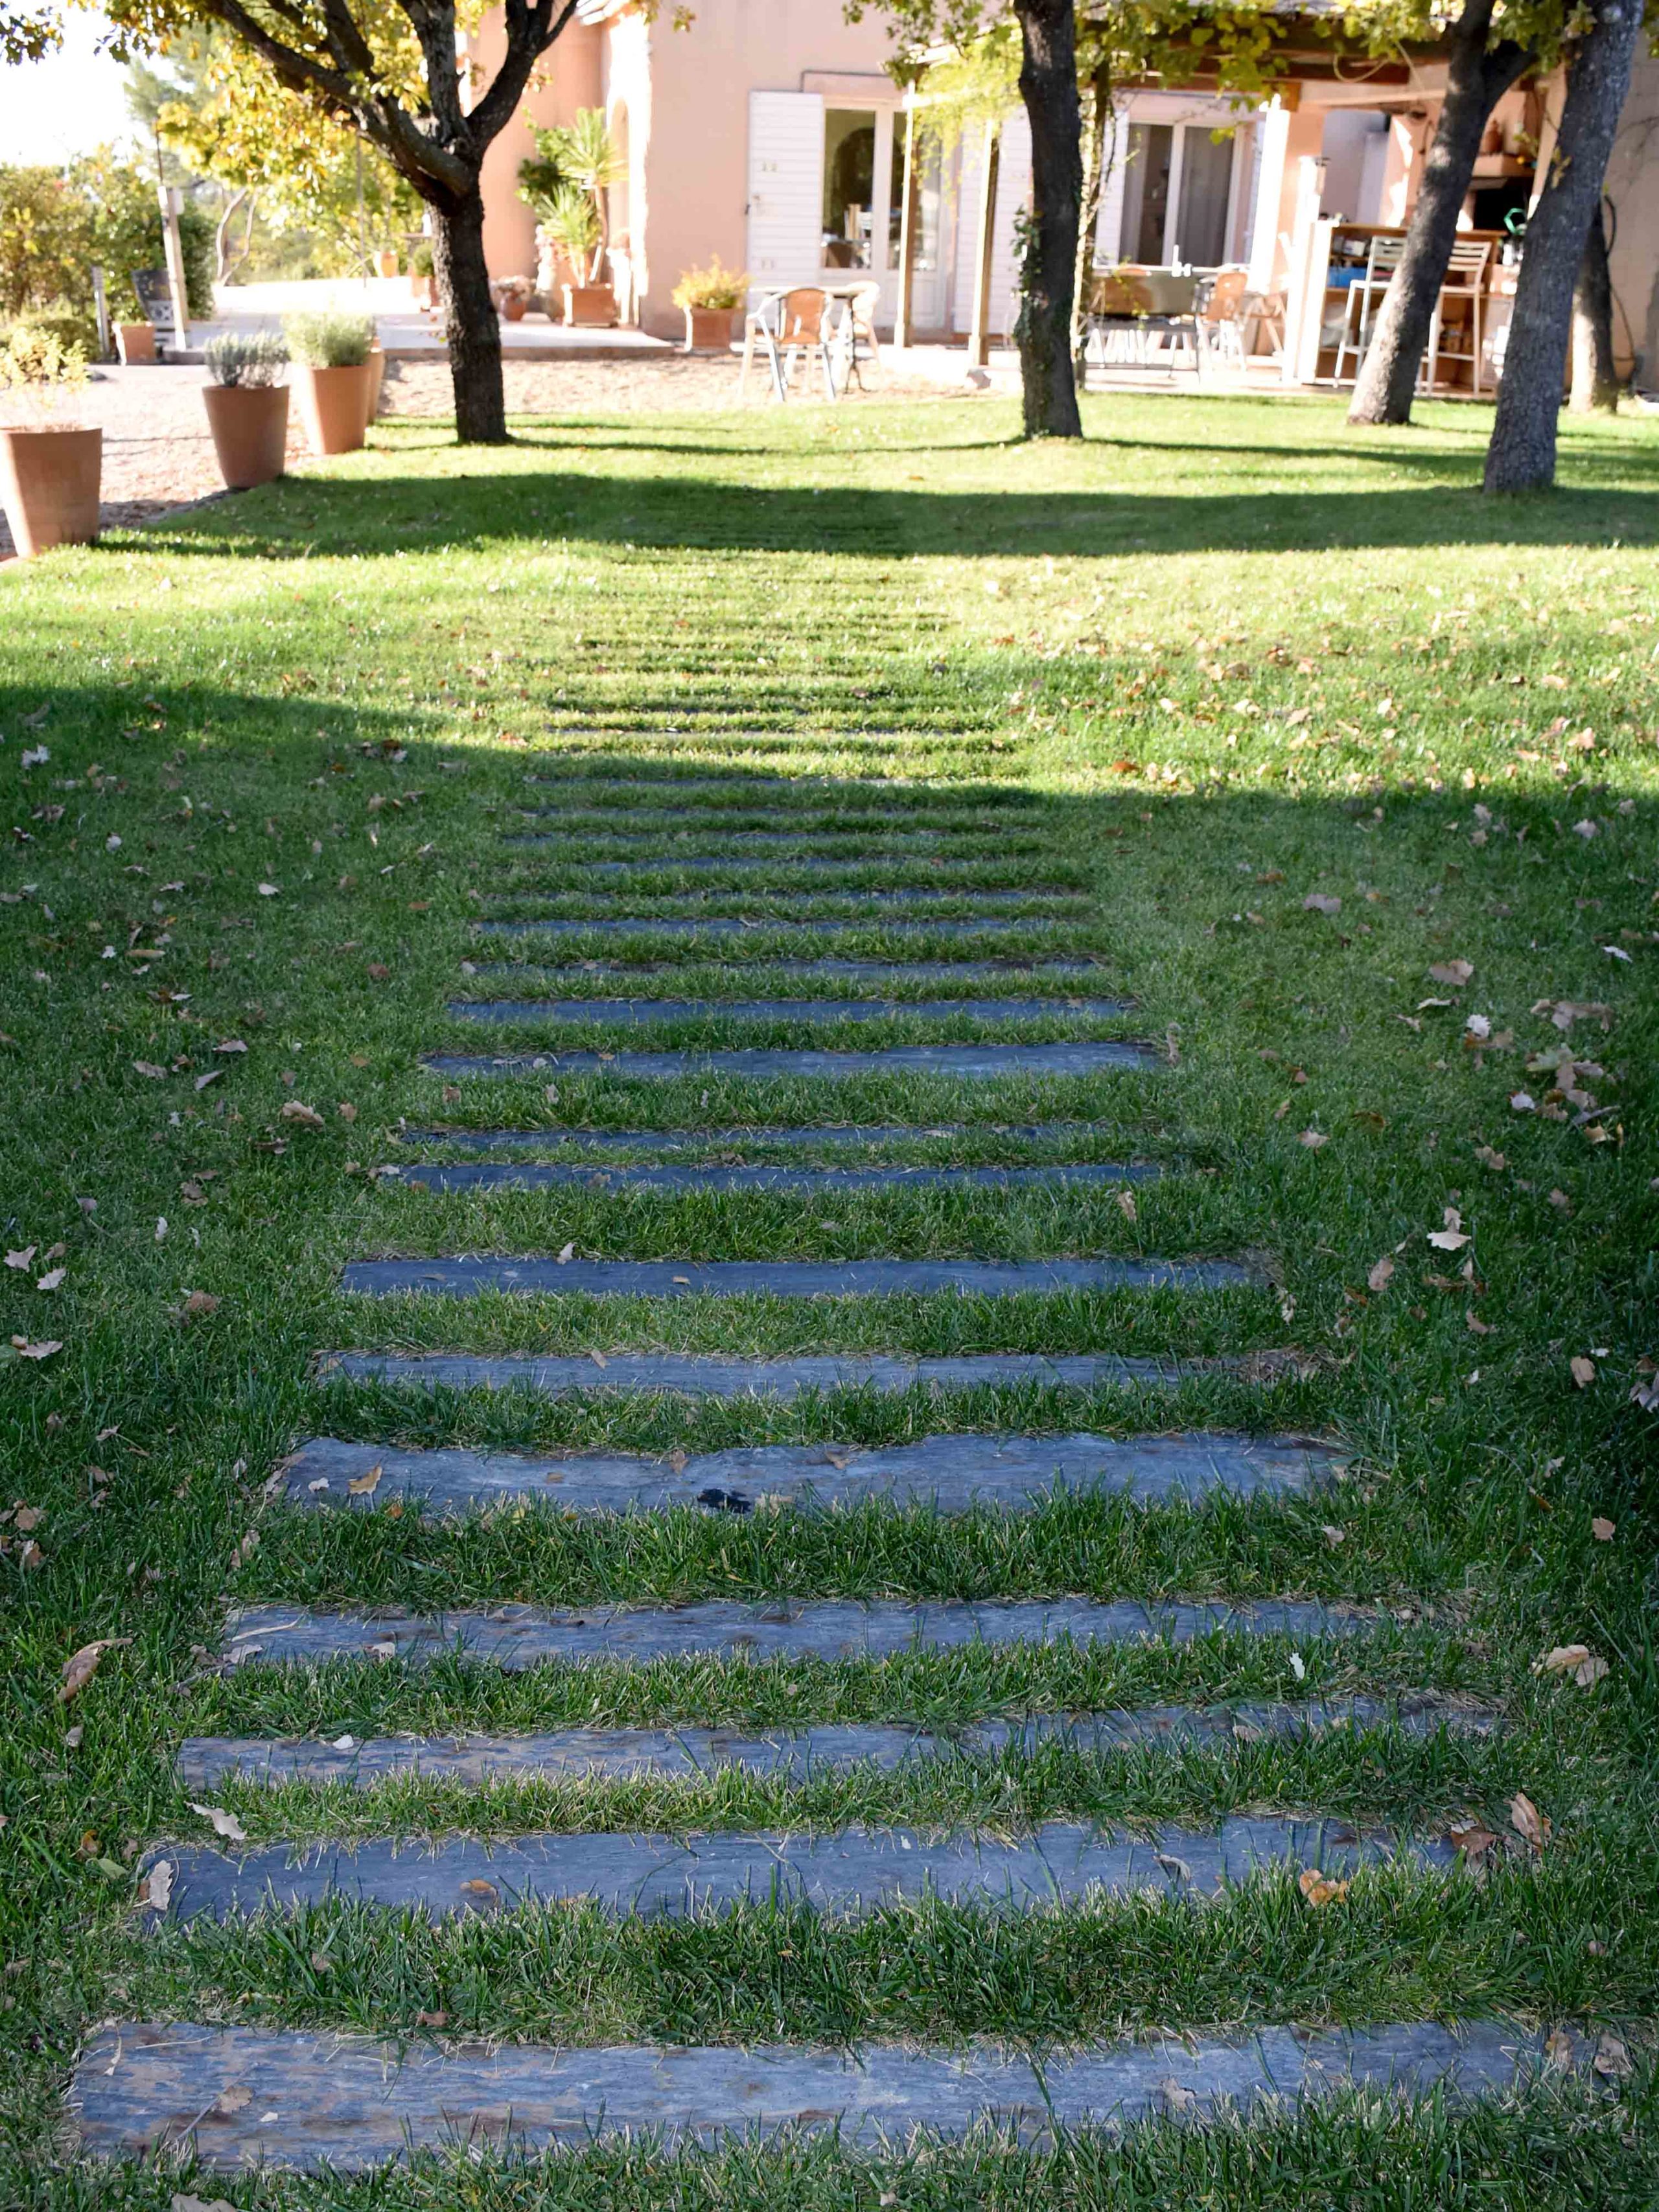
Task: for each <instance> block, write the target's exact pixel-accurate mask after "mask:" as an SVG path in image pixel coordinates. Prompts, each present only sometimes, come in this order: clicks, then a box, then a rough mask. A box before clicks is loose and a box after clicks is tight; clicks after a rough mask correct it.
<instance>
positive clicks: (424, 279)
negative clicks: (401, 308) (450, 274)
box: [409, 276, 438, 307]
mask: <svg viewBox="0 0 1659 2212" xmlns="http://www.w3.org/2000/svg"><path fill="white" fill-rule="evenodd" d="M437 282H438V280H437V278H436V277H435V276H411V277H410V280H409V289H410V294H411V295H413V297H414V299H415V301H416V304H417V305H418V306H420V307H430V306H431V305H432V301H433V298H434V296H435V286H436V284H437Z"/></svg>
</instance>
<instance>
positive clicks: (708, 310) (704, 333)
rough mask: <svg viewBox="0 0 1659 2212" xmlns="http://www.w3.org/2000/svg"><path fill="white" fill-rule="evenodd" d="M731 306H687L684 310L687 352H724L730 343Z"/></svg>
mask: <svg viewBox="0 0 1659 2212" xmlns="http://www.w3.org/2000/svg"><path fill="white" fill-rule="evenodd" d="M736 312H737V310H736V309H735V308H733V307H688V308H687V309H686V311H685V349H686V351H687V353H725V352H726V350H727V349H729V347H730V346H731V343H732V316H733V315H734V314H735V313H736Z"/></svg>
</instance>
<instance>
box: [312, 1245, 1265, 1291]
mask: <svg viewBox="0 0 1659 2212" xmlns="http://www.w3.org/2000/svg"><path fill="white" fill-rule="evenodd" d="M1257 1280H1258V1277H1257V1275H1256V1274H1255V1271H1254V1270H1252V1269H1251V1268H1250V1267H1247V1266H1245V1265H1244V1264H1243V1262H1242V1261H1237V1260H1116V1259H1112V1260H567V1261H558V1260H556V1259H551V1258H547V1259H543V1258H537V1257H532V1256H531V1255H523V1256H522V1257H513V1258H511V1259H504V1258H496V1257H493V1256H485V1257H479V1258H466V1257H458V1258H448V1257H444V1258H438V1259H426V1260H350V1261H347V1263H346V1265H345V1266H344V1267H343V1268H342V1269H341V1270H340V1287H341V1289H342V1290H343V1291H345V1292H346V1293H347V1294H348V1295H349V1296H354V1297H381V1298H384V1297H454V1298H470V1297H477V1295H478V1294H479V1292H481V1291H506V1292H507V1293H509V1294H512V1295H513V1296H518V1297H583V1296H586V1297H599V1298H604V1297H622V1298H629V1297H631V1298H678V1297H688V1298H689V1297H715V1298H738V1297H775V1298H865V1297H927V1296H930V1295H932V1294H933V1293H934V1292H937V1291H950V1292H952V1293H954V1294H955V1295H957V1296H958V1297H983V1298H1006V1297H1020V1296H1022V1295H1024V1294H1027V1293H1035V1294H1037V1295H1053V1294H1054V1293H1055V1292H1058V1291H1162V1290H1175V1291H1213V1290H1225V1289H1230V1288H1232V1287H1235V1286H1237V1285H1248V1284H1251V1283H1254V1282H1255V1281H1257Z"/></svg>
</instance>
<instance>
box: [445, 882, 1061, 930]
mask: <svg viewBox="0 0 1659 2212" xmlns="http://www.w3.org/2000/svg"><path fill="white" fill-rule="evenodd" d="M574 896H576V894H575V893H574V891H563V890H548V891H538V890H535V888H534V887H533V886H532V885H530V884H526V885H525V886H523V887H522V888H521V889H520V890H510V891H492V892H489V893H488V894H487V895H486V901H485V902H486V904H488V905H490V906H505V905H507V904H508V903H509V902H511V903H512V904H513V905H517V906H528V905H530V904H531V903H532V902H533V901H534V900H536V899H537V898H543V899H546V900H553V899H568V898H574ZM664 896H673V894H671V893H665V894H664ZM684 896H685V897H687V898H689V897H690V896H693V894H692V893H690V892H687V893H686V894H685V895H684ZM696 896H702V894H701V893H698V894H696ZM732 896H733V897H734V898H735V897H737V896H739V894H738V893H737V892H735V891H734V892H733V893H732ZM748 896H752V897H755V898H757V899H764V900H766V901H768V902H775V901H780V900H784V899H789V898H794V899H798V900H805V901H807V902H810V903H811V904H812V905H813V906H815V907H817V906H823V907H828V908H829V909H830V911H831V912H832V913H834V914H841V913H844V912H845V910H846V909H847V908H848V907H849V906H866V907H878V908H879V907H890V906H927V905H933V906H942V905H945V904H946V903H951V904H955V905H957V906H961V905H973V906H992V907H1010V906H1044V905H1047V906H1054V905H1057V904H1064V905H1067V906H1079V905H1082V904H1083V903H1084V902H1085V900H1086V899H1087V897H1088V893H1087V892H1086V891H1084V890H1079V889H1078V888H1077V887H1076V886H1074V885H1073V884H1031V885H1030V888H1029V889H1026V890H1012V891H1011V890H977V889H976V888H975V886H974V885H973V884H960V885H955V884H926V885H924V886H922V887H921V888H920V889H917V890H893V891H883V890H867V891H866V890H848V891H831V890H807V891H799V892H792V891H787V890H781V891H766V890H760V891H755V892H752V893H750V894H748ZM814 918H815V917H814V916H813V915H810V914H809V915H800V916H797V915H787V914H784V915H780V916H779V919H780V920H781V921H803V922H805V923H806V924H808V925H810V924H811V921H813V920H814ZM755 919H757V920H759V921H764V920H765V919H766V916H765V915H758V916H757V917H755Z"/></svg>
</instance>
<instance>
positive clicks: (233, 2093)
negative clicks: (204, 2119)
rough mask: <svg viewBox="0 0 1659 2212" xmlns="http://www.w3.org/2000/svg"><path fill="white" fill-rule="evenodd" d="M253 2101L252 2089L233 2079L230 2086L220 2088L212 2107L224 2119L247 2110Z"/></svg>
mask: <svg viewBox="0 0 1659 2212" xmlns="http://www.w3.org/2000/svg"><path fill="white" fill-rule="evenodd" d="M252 2102H253V2092H252V2089H249V2088H246V2087H244V2086H243V2084H242V2083H241V2082H240V2081H233V2082H232V2083H231V2084H230V2085H229V2087H227V2088H223V2089H221V2090H220V2092H219V2093H218V2095H217V2096H216V2098H215V2099H214V2100H213V2104H212V2107H211V2109H212V2110H213V2111H214V2112H216V2113H217V2114H218V2115H219V2117H220V2118H221V2119H222V2120H228V2119H229V2118H231V2117H232V2116H233V2115H234V2113H237V2112H243V2111H245V2110H246V2107H247V2106H249V2105H251V2104H252Z"/></svg>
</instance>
